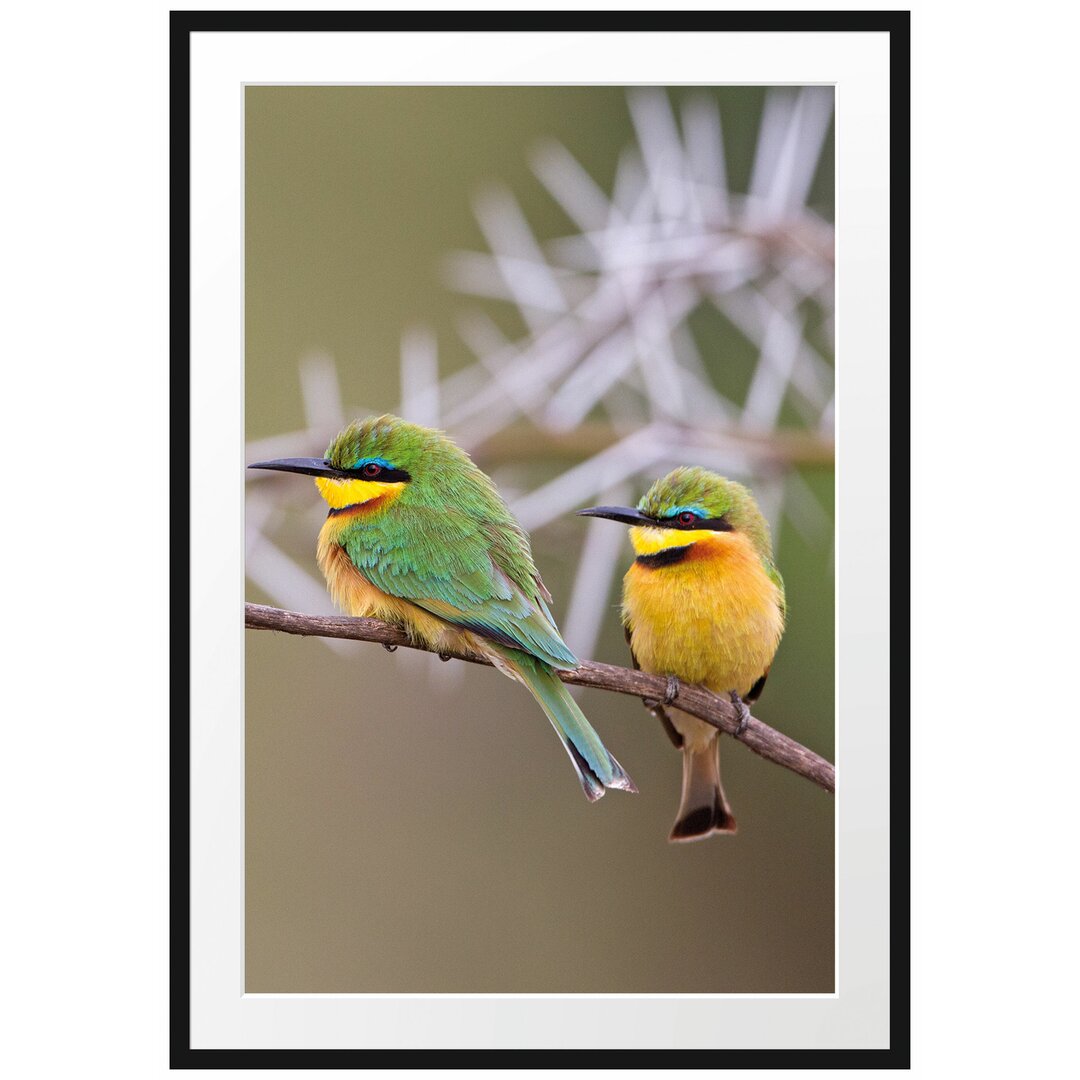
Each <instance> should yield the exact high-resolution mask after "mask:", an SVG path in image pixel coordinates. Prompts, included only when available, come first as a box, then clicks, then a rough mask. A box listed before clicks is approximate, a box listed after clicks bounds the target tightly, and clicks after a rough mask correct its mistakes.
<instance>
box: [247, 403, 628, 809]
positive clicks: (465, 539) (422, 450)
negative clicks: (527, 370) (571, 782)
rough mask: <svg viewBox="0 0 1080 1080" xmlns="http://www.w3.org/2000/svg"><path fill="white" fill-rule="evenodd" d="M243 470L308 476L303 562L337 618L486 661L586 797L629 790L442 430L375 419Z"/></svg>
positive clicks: (511, 526) (527, 584)
mask: <svg viewBox="0 0 1080 1080" xmlns="http://www.w3.org/2000/svg"><path fill="white" fill-rule="evenodd" d="M249 468H252V469H276V470H279V471H281V472H294V473H303V474H308V475H311V476H314V477H315V483H316V484H317V485H318V488H319V491H320V492H321V494H322V497H323V498H324V499H325V500H326V502H327V503H328V504H329V508H330V509H329V513H328V514H327V517H326V522H325V524H324V525H323V527H322V529H321V530H320V532H319V543H318V552H317V558H318V563H319V567H320V568H321V569H322V572H323V575H324V576H325V578H326V582H327V585H328V586H329V589H330V594H331V596H332V597H333V599H334V602H335V603H336V604H337V605H338V606H339V607H340V608H342V609H343V610H344V611H346V612H347V613H348V614H350V615H355V616H366V617H370V618H377V619H383V620H384V621H386V622H392V623H397V624H398V625H400V626H402V627H404V628H405V630H407V631H408V633H409V635H410V637H411V638H412V639H413V640H414V641H416V642H417V643H418V644H421V645H424V646H426V647H427V648H429V649H433V650H436V651H439V652H444V651H468V652H473V653H478V654H479V655H481V656H484V657H486V658H487V659H488V660H490V661H491V662H492V663H493V664H494V665H495V666H496V667H497V668H498V669H499V670H500V671H502V672H503V673H504V674H506V675H509V676H510V677H511V678H513V679H516V680H517V681H518V682H521V683H524V684H525V686H527V687H528V688H529V690H530V691H531V692H532V694H533V696H534V697H535V698H536V700H537V701H538V702H539V703H540V706H541V708H542V709H543V710H544V712H545V713H546V714H547V717H548V719H549V720H550V721H551V723H552V726H553V727H554V728H555V730H556V732H557V733H558V735H559V738H560V739H561V740H562V744H563V746H564V747H565V748H566V752H567V753H568V754H569V755H570V760H571V761H572V762H573V764H574V768H575V770H576V771H577V774H578V779H579V780H580V781H581V786H582V788H583V789H584V791H585V795H586V797H587V798H589V799H590V800H594V799H599V798H600V797H601V796H602V795H603V794H604V791H605V789H606V788H621V789H623V790H624V791H636V790H637V788H636V787H635V786H634V783H633V781H632V780H631V779H630V777H629V776H628V775H627V774H626V772H625V771H624V770H623V768H622V766H621V765H620V764H619V763H618V762H617V761H616V760H615V758H614V757H612V756H611V754H609V753H608V751H607V749H606V748H605V746H604V744H603V743H602V742H601V741H600V737H599V736H598V735H597V734H596V732H595V731H594V730H593V729H592V727H591V726H590V725H589V722H588V720H586V719H585V717H584V715H583V714H582V712H581V710H580V709H579V708H578V706H577V703H576V702H575V701H574V699H573V698H572V697H570V694H569V693H568V692H567V689H566V687H565V686H564V685H563V683H562V682H561V681H560V679H559V677H558V676H557V675H556V674H555V671H554V670H553V669H556V668H561V669H568V668H573V667H576V666H577V660H576V659H575V658H574V654H573V653H571V652H570V650H569V649H568V648H567V647H566V644H565V643H564V642H563V640H562V638H561V637H560V636H559V631H558V629H557V627H556V626H555V620H554V619H553V618H552V616H551V611H550V610H549V609H548V603H549V602H550V600H551V595H550V593H548V591H547V589H546V588H544V583H543V582H542V581H541V580H540V575H539V574H538V573H537V570H536V567H535V565H534V564H533V559H532V552H531V551H530V548H529V540H528V537H527V536H526V535H525V533H524V532H523V531H522V528H521V526H520V525H519V524H518V523H517V521H516V520H515V519H514V517H513V515H512V514H511V513H510V511H509V510H508V509H507V507H506V504H505V503H504V502H503V501H502V499H501V498H500V497H499V493H498V492H497V491H496V490H495V485H494V484H493V483H492V482H491V480H490V479H489V478H488V477H487V476H486V475H485V474H484V473H482V472H481V471H480V470H479V469H478V468H477V467H476V466H475V465H474V464H473V462H472V461H471V459H470V458H469V456H468V455H467V454H466V453H465V451H464V450H462V449H460V447H458V446H455V445H454V443H452V442H451V441H450V440H449V439H448V438H447V437H446V436H445V435H443V434H442V432H439V431H432V430H431V429H430V428H424V427H419V426H418V425H416V424H410V423H407V422H406V421H404V420H399V419H398V418H397V417H396V416H379V417H374V418H372V419H368V420H363V421H357V422H355V423H353V424H350V425H349V426H348V427H347V428H345V429H344V430H343V431H342V432H341V433H340V434H339V435H338V436H337V437H336V438H335V439H334V440H333V441H332V442H331V443H330V445H329V447H328V448H327V450H326V454H325V455H324V456H323V457H322V458H283V459H280V460H277V461H260V462H256V463H255V464H253V465H251V466H249Z"/></svg>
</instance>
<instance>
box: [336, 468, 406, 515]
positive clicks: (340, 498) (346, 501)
mask: <svg viewBox="0 0 1080 1080" xmlns="http://www.w3.org/2000/svg"><path fill="white" fill-rule="evenodd" d="M315 485H316V487H318V489H319V494H320V495H322V497H323V498H324V499H325V500H326V502H327V504H328V505H329V507H330V509H331V510H343V509H344V508H345V507H346V506H362V505H363V504H364V503H369V502H372V501H373V500H375V499H385V500H386V501H388V502H389V501H393V500H394V499H396V498H397V497H398V495H400V494H401V489H402V488H404V487H405V483H404V481H400V480H399V481H397V482H396V483H393V484H386V483H381V482H380V481H378V480H345V479H343V478H342V479H338V478H337V477H329V476H316V477H315Z"/></svg>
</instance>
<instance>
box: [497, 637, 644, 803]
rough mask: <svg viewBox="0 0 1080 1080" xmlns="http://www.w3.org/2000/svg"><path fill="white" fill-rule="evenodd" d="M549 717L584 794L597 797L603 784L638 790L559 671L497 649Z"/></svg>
mask: <svg viewBox="0 0 1080 1080" xmlns="http://www.w3.org/2000/svg"><path fill="white" fill-rule="evenodd" d="M499 652H500V653H502V654H503V655H504V656H505V657H506V659H507V660H508V661H509V663H510V665H511V666H512V667H513V668H514V670H515V671H516V672H517V674H518V676H519V678H520V679H521V681H522V682H523V683H525V685H526V686H527V687H528V688H529V689H530V690H531V691H532V694H533V697H535V698H536V700H537V701H538V702H539V703H540V706H541V708H542V709H543V710H544V712H545V713H546V714H547V718H548V719H549V720H550V721H551V726H552V727H553V728H554V729H555V731H556V732H557V733H558V736H559V738H560V739H561V740H562V744H563V746H564V747H565V748H566V752H567V754H569V755H570V760H571V761H572V762H573V764H574V769H575V770H576V771H577V774H578V779H579V780H580V781H581V787H582V789H583V790H584V792H585V797H586V798H587V799H588V800H589V801H590V802H592V801H595V800H596V799H599V798H600V797H601V796H602V795H603V794H604V790H605V789H606V788H620V789H621V790H623V791H637V787H636V786H635V785H634V781H633V780H631V779H630V777H629V776H628V775H627V773H626V770H625V769H623V767H622V766H621V765H620V764H619V763H618V762H617V761H616V760H615V758H614V757H612V755H611V754H610V753H609V752H608V749H607V747H606V746H604V744H603V743H602V742H601V741H600V736H599V735H597V734H596V732H595V731H594V730H593V728H592V725H591V724H590V723H589V721H588V720H586V719H585V714H584V713H583V712H582V711H581V710H580V709H579V708H578V706H577V702H576V701H574V699H573V698H572V697H571V696H570V693H569V691H568V690H567V689H566V687H565V685H564V684H563V683H562V681H561V680H560V679H559V677H558V675H556V674H555V672H554V671H553V670H552V669H551V668H550V667H548V666H547V664H545V663H543V662H542V661H540V660H537V659H536V658H535V657H532V656H528V655H527V654H525V653H521V652H518V651H517V650H516V649H514V650H510V649H502V648H500V649H499Z"/></svg>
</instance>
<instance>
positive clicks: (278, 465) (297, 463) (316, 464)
mask: <svg viewBox="0 0 1080 1080" xmlns="http://www.w3.org/2000/svg"><path fill="white" fill-rule="evenodd" d="M248 468H249V469H273V470H275V471H276V472H294V473H303V474H304V475H305V476H342V475H344V474H343V473H342V471H341V470H340V469H335V468H334V466H333V465H331V464H330V462H329V461H325V460H323V458H313V457H286V458H277V459H276V460H275V461H256V462H255V463H254V464H253V465H249V466H248Z"/></svg>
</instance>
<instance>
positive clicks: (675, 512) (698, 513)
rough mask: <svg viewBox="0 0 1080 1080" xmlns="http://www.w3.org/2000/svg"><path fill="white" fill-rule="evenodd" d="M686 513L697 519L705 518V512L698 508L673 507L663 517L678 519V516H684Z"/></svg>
mask: <svg viewBox="0 0 1080 1080" xmlns="http://www.w3.org/2000/svg"><path fill="white" fill-rule="evenodd" d="M687 512H689V513H691V514H693V515H694V516H695V517H699V518H703V517H704V516H705V511H704V510H703V509H702V508H701V507H700V506H673V507H672V508H671V509H670V510H669V511H668V512H667V513H666V514H665V515H664V516H665V517H678V516H679V515H680V514H685V513H687Z"/></svg>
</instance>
